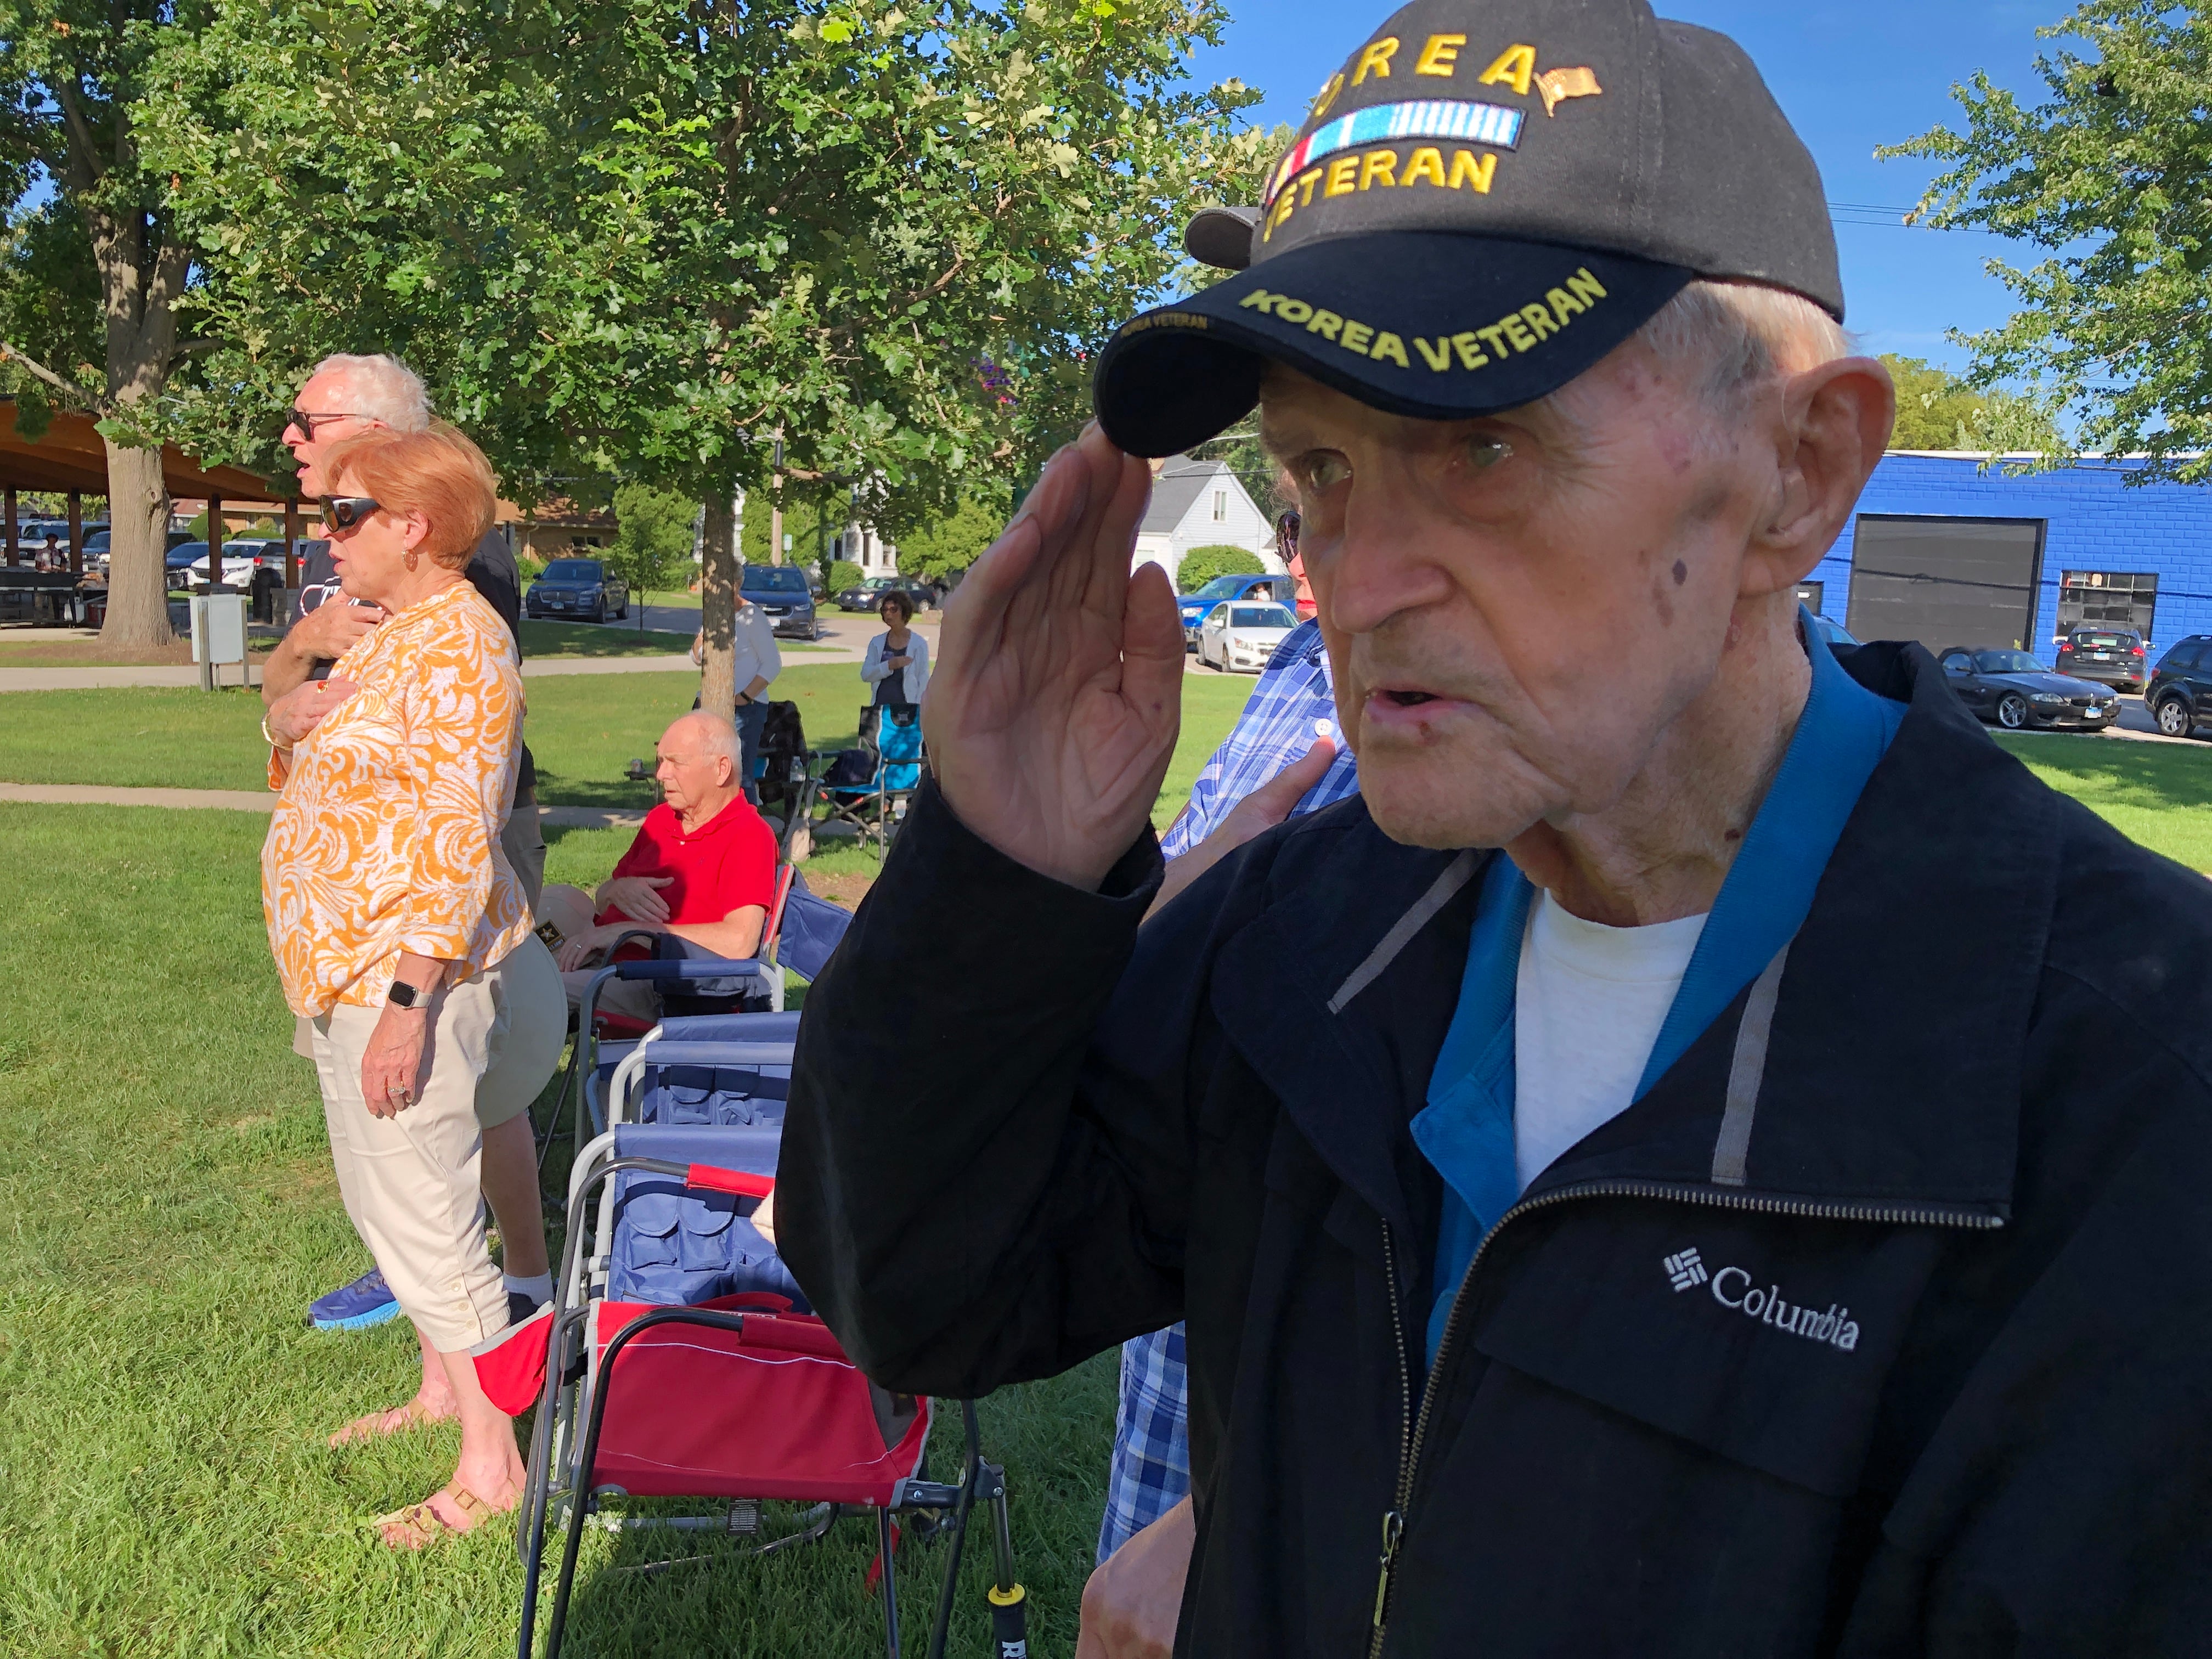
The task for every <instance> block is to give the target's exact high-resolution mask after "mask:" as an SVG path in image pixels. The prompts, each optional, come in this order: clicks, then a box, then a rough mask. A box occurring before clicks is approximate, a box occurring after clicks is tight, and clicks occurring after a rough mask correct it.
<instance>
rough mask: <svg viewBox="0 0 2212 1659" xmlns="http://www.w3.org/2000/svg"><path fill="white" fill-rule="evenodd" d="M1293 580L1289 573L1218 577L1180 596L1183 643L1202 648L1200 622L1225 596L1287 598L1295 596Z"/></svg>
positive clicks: (1266, 598) (1187, 646)
mask: <svg viewBox="0 0 2212 1659" xmlns="http://www.w3.org/2000/svg"><path fill="white" fill-rule="evenodd" d="M1292 586H1293V582H1292V580H1291V578H1290V577H1288V576H1269V575H1258V576H1216V577H1215V578H1214V579H1213V580H1212V581H1210V582H1208V583H1206V586H1203V587H1201V588H1200V589H1199V590H1198V591H1197V592H1194V593H1179V594H1177V595H1176V610H1177V611H1181V612H1182V642H1183V645H1184V647H1185V648H1186V649H1188V650H1192V651H1195V650H1197V649H1198V630H1199V625H1200V623H1203V622H1205V621H1206V619H1207V618H1208V617H1211V616H1212V614H1213V608H1214V606H1216V605H1219V604H1220V603H1221V602H1222V601H1223V600H1224V599H1258V600H1260V601H1261V602H1262V603H1265V602H1267V601H1269V600H1278V601H1279V600H1285V599H1290V598H1291V589H1292Z"/></svg>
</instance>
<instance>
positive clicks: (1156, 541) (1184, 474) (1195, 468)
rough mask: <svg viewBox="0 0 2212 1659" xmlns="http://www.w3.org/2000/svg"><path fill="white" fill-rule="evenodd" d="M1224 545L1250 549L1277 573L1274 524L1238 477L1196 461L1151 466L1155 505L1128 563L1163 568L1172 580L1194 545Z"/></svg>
mask: <svg viewBox="0 0 2212 1659" xmlns="http://www.w3.org/2000/svg"><path fill="white" fill-rule="evenodd" d="M1222 544H1226V545H1228V546H1231V547H1243V548H1249V549H1250V550H1251V551H1253V552H1254V553H1255V554H1257V555H1258V556H1259V558H1260V562H1261V564H1262V565H1264V566H1266V567H1267V569H1269V570H1270V571H1273V572H1276V573H1278V574H1279V573H1280V572H1281V571H1282V569H1283V561H1282V559H1281V558H1280V557H1279V556H1278V555H1277V554H1276V552H1275V524H1274V520H1273V519H1271V518H1269V517H1268V516H1267V514H1266V513H1263V512H1261V510H1260V508H1259V506H1258V504H1257V503H1255V501H1253V499H1252V497H1251V495H1250V493H1249V491H1248V490H1246V489H1245V488H1244V486H1243V484H1242V483H1238V482H1237V475H1236V474H1235V473H1234V472H1231V471H1230V470H1229V469H1228V468H1227V467H1226V466H1225V465H1223V464H1222V463H1221V462H1219V461H1194V460H1193V459H1191V458H1190V457H1189V456H1188V455H1170V456H1169V457H1168V458H1167V459H1165V460H1159V461H1154V462H1153V463H1152V505H1151V506H1149V507H1146V509H1145V521H1144V522H1143V523H1142V524H1141V525H1139V526H1138V527H1137V555H1136V557H1135V559H1134V560H1133V561H1132V562H1131V563H1130V567H1129V568H1131V569H1132V570H1134V569H1135V568H1136V567H1137V566H1138V565H1140V564H1147V563H1149V564H1157V565H1160V566H1162V567H1164V568H1165V569H1166V571H1167V573H1168V574H1169V575H1170V576H1172V575H1174V574H1176V570H1177V569H1179V568H1181V566H1182V556H1183V555H1184V554H1186V553H1188V552H1189V551H1190V550H1191V549H1193V548H1194V547H1212V546H1217V545H1222Z"/></svg>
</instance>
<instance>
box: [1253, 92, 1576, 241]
mask: <svg viewBox="0 0 2212 1659" xmlns="http://www.w3.org/2000/svg"><path fill="white" fill-rule="evenodd" d="M1581 72H1582V73H1583V74H1584V75H1588V74H1589V70H1583V71H1581ZM1547 101H1548V100H1547ZM1521 122H1522V112H1520V111H1519V110H1517V109H1508V108H1507V107H1506V106H1504V105H1503V104H1483V103H1477V102H1475V101H1474V100H1463V99H1442V98H1429V99H1423V100H1421V101H1420V102H1419V103H1413V104H1376V105H1375V106H1371V107H1370V108H1367V109H1362V110H1354V111H1353V112H1352V113H1351V114H1349V115H1346V116H1340V117H1339V118H1337V119H1336V120H1334V121H1331V122H1330V123H1329V124H1328V125H1327V126H1323V127H1316V128H1315V129H1314V131H1312V132H1310V133H1309V134H1307V135H1306V137H1304V138H1302V139H1300V140H1299V141H1298V142H1297V143H1295V144H1293V145H1291V149H1290V153H1289V154H1288V155H1285V156H1284V157H1283V159H1282V161H1281V162H1280V163H1279V164H1278V165H1277V167H1276V168H1275V174H1274V177H1273V179H1270V180H1268V183H1267V194H1266V195H1265V196H1262V197H1261V198H1260V203H1261V206H1262V207H1266V206H1269V205H1271V204H1273V202H1274V199H1275V197H1277V196H1278V195H1279V194H1280V193H1281V192H1282V189H1283V186H1284V185H1287V184H1288V183H1290V181H1291V179H1294V178H1296V177H1297V175H1298V174H1299V173H1302V172H1304V170H1305V169H1306V168H1307V167H1310V165H1312V164H1313V163H1314V162H1316V161H1322V160H1324V159H1325V158H1327V157H1328V156H1331V155H1336V154H1337V153H1338V152H1339V151H1340V150H1347V149H1357V148H1358V146H1360V145H1361V144H1376V143H1382V142H1383V140H1384V139H1386V138H1462V139H1467V140H1469V141H1471V142H1473V143H1478V144H1493V145H1495V146H1497V147H1498V149H1513V148H1514V147H1515V146H1516V145H1517V144H1519V143H1520V142H1521Z"/></svg>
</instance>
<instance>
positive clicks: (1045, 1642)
mask: <svg viewBox="0 0 2212 1659" xmlns="http://www.w3.org/2000/svg"><path fill="white" fill-rule="evenodd" d="M262 834H263V824H262V822H261V820H259V819H258V817H252V816H250V815H247V814H245V813H229V812H205V811H195V812H167V811H154V810H150V809H132V810H130V811H107V810H103V809H99V808H90V807H46V806H30V805H15V804H0V840H3V841H4V844H5V845H6V846H7V848H9V854H10V856H9V858H8V859H6V860H4V861H0V904H4V906H5V908H6V912H7V914H8V915H9V916H10V917H11V918H12V921H11V924H10V927H9V949H8V950H7V951H5V952H0V1008H4V1009H5V1010H6V1011H7V1018H6V1022H5V1024H4V1026H0V1033H4V1034H0V1122H4V1123H5V1124H6V1126H7V1133H6V1134H5V1135H4V1136H0V1206H4V1214H5V1215H6V1217H7V1225H5V1226H4V1227H0V1401H5V1402H6V1409H5V1410H4V1411H0V1488H4V1490H5V1491H6V1492H7V1493H8V1501H7V1503H6V1504H5V1505H4V1507H0V1632H5V1636H4V1638H0V1641H4V1644H5V1646H4V1649H0V1650H4V1651H5V1652H7V1653H8V1654H9V1655H21V1656H25V1659H46V1656H54V1659H62V1656H70V1659H79V1656H95V1655H101V1656H104V1655H115V1656H123V1655H139V1654H162V1655H178V1656H199V1655H209V1654H218V1653H220V1654H232V1655H261V1654H269V1655H276V1654H283V1655H293V1654H327V1655H344V1656H355V1655H378V1656H385V1655H389V1656H394V1659H416V1656H424V1655H435V1656H441V1659H442V1656H483V1659H493V1656H497V1655H499V1654H501V1653H512V1652H513V1650H514V1623H513V1620H514V1617H515V1613H516V1609H517V1607H518V1606H519V1603H520V1589H521V1572H520V1568H519V1567H518V1565H517V1564H516V1561H515V1558H514V1554H513V1545H512V1536H511V1534H510V1533H507V1531H506V1530H505V1529H504V1528H501V1527H498V1526H493V1527H489V1528H486V1529H485V1530H484V1532H483V1534H482V1535H479V1536H476V1537H472V1538H470V1539H465V1540H458V1541H447V1543H446V1544H444V1545H441V1546H440V1547H435V1548H434V1549H432V1550H430V1551H428V1552H426V1553H424V1554H422V1555H421V1556H418V1557H411V1558H408V1557H398V1556H394V1555H392V1554H389V1553H386V1551H384V1550H383V1549H382V1548H381V1547H380V1546H379V1545H378V1544H377V1542H376V1541H375V1539H374V1534H373V1533H372V1532H371V1531H370V1529H369V1528H368V1527H367V1526H366V1525H365V1524H364V1523H365V1522H367V1520H368V1518H369V1517H370V1516H374V1515H376V1514H379V1513H380V1512H382V1511H384V1510H391V1509H394V1508H397V1507H398V1506H399V1505H400V1504H405V1503H409V1502H412V1501H414V1500H416V1499H418V1498H422V1496H424V1495H425V1494H426V1493H428V1492H430V1491H431V1490H433V1489H434V1488H435V1487H436V1486H438V1485H439V1484H440V1483H441V1482H442V1481H443V1480H444V1479H445V1478H446V1476H447V1474H448V1473H449V1472H450V1470H451V1468H452V1462H453V1455H454V1451H455V1449H456V1445H457V1440H456V1437H455V1434H454V1431H453V1430H451V1429H450V1428H437V1429H432V1430H429V1431H422V1432H418V1433H414V1434H410V1435H406V1436H402V1437H396V1438H394V1439H392V1440H390V1441H386V1442H382V1443H374V1444H372V1445H369V1446H367V1447H362V1448H350V1449H346V1450H343V1451H337V1452H334V1451H331V1450H329V1449H326V1448H325V1444H324V1437H325V1434H326V1433H327V1432H328V1431H330V1430H331V1429H332V1428H334V1427H336V1426H337V1425H338V1424H340V1423H343V1422H344V1421H346V1420H347V1419H349V1418H351V1417H353V1416H355V1415H356V1414H357V1413H361V1412H362V1411H364V1410H367V1409H368V1408H370V1407H376V1406H380V1405H385V1404H389V1403H393V1402H396V1401H399V1400H401V1399H404V1397H405V1396H406V1395H407V1394H408V1393H409V1392H410V1390H411V1389H412V1387H413V1380H412V1378H413V1374H414V1372H415V1370H416V1361H415V1357H414V1356H415V1349H414V1344H413V1342H412V1340H411V1339H410V1337H409V1336H408V1334H406V1328H405V1327H404V1325H387V1326H385V1327H383V1328H380V1329H377V1330H374V1331H371V1332H367V1333H363V1334H351V1335H343V1334H331V1335H325V1334H317V1333H315V1332H313V1331H311V1330H309V1329H308V1328H307V1326H306V1323H305V1322H304V1319H303V1316H302V1314H303V1310H304V1308H305V1305H306V1304H307V1302H308V1300H310V1299H311V1298H312V1297H315V1296H317V1295H319V1294H320V1293H321V1292H322V1291H325V1290H328V1289H330V1288H331V1286H333V1285H337V1284H339V1283H342V1282H343V1281H344V1280H345V1279H349V1278H350V1277H352V1276H353V1275H354V1274H355V1273H358V1272H359V1271H361V1269H362V1267H363V1266H364V1265H365V1262H366V1256H365V1254H364V1252H363V1251H362V1248H361V1245H360V1244H359V1243H358V1242H357V1241H356V1239H355V1237H354V1236H353V1233H352V1231H351V1229H350V1227H349V1225H348V1224H347V1222H346V1219H345V1216H344V1214H343V1211H342V1210H341V1209H340V1207H339V1204H338V1199H337V1188H336V1184H335V1182H334V1181H333V1179H332V1176H331V1166H330V1158H329V1153H328V1151H327V1148H326V1146H325V1140H324V1132H323V1126H322V1114H321V1109H320V1106H319V1102H318V1099H317V1094H316V1090H315V1086H314V1083H313V1075H312V1073H311V1071H310V1069H309V1068H308V1066H307V1065H306V1063H305V1062H303V1061H301V1060H298V1059H297V1058H295V1056H294V1055H293V1054H292V1053H291V1052H290V1035H291V1023H290V1019H289V1016H287V1015H286V1014H285V1012H284V1011H283V1003H282V1001H281V1000H280V998H279V997H278V994H277V991H276V976H275V974H274V972H273V970H272V969H271V968H270V961H269V951H268V943H267V939H266V937H265V935H264V931H263V927H262V921H261V914H260V901H259V896H258V875H257V860H258V852H259V848H260V843H261V837H262ZM616 840H617V837H616V836H613V835H611V834H585V835H579V836H565V837H563V838H562V840H561V842H560V844H559V845H558V846H556V848H554V852H553V857H552V860H551V862H552V871H551V873H552V874H553V875H554V876H555V877H556V878H564V877H566V878H574V877H578V876H583V875H586V874H588V873H592V872H601V873H603V872H604V869H605V858H611V851H609V850H608V849H609V848H611V846H612V844H613V842H615V841H616ZM601 842H605V843H607V845H606V846H605V847H603V846H602V845H600V843H601ZM586 866H589V868H588V869H587V868H586ZM556 1169H557V1164H556ZM1113 1399H1114V1370H1113V1360H1112V1358H1111V1357H1110V1356H1106V1357H1102V1358H1098V1359H1097V1360H1094V1361H1092V1362H1091V1363H1090V1364H1087V1365H1085V1366H1084V1367H1081V1368H1079V1370H1076V1371H1074V1372H1072V1373H1070V1374H1069V1375H1067V1376H1064V1377H1061V1378H1060V1379H1057V1380H1055V1381H1054V1382H1050V1383H1038V1384H1032V1385H1030V1386H1027V1387H1024V1388H1021V1389H1010V1390H1006V1391H1004V1392H1002V1393H1001V1394H1000V1395H997V1396H994V1398H993V1399H991V1400H990V1401H987V1402H985V1405H984V1408H983V1416H984V1424H985V1433H986V1437H987V1445H988V1447H989V1449H990V1452H991V1455H993V1456H994V1458H996V1459H998V1460H1000V1461H1003V1462H1005V1463H1006V1465H1007V1466H1008V1469H1009V1477H1008V1478H1009V1486H1010V1490H1011V1491H1012V1494H1013V1513H1014V1522H1015V1528H1016V1533H1017V1539H1016V1545H1017V1549H1018V1553H1019V1557H1020V1567H1021V1572H1022V1576H1023V1578H1024V1581H1025V1582H1026V1583H1028V1585H1029V1586H1030V1596H1031V1606H1032V1607H1033V1608H1034V1613H1033V1614H1032V1623H1031V1631H1032V1632H1033V1634H1034V1636H1035V1637H1036V1644H1035V1646H1034V1648H1033V1651H1036V1652H1038V1653H1041V1654H1058V1655H1064V1654H1066V1652H1068V1651H1069V1650H1070V1649H1071V1648H1072V1646H1073V1632H1074V1628H1075V1620H1076V1613H1077V1606H1078V1597H1079V1594H1080V1591H1081V1587H1082V1583H1083V1579H1084V1577H1085V1573H1086V1572H1087V1571H1088V1568H1089V1565H1090V1558H1091V1547H1092V1545H1093V1543H1094V1541H1095V1540H1096V1536H1097V1524H1098V1514H1099V1509H1100V1505H1101V1503H1102V1501H1103V1477H1104V1468H1105V1459H1106V1452H1107V1447H1108V1444H1109V1438H1110V1433H1111V1425H1112V1419H1113ZM956 1442H957V1419H952V1428H951V1434H950V1435H948V1436H947V1437H945V1439H943V1440H942V1441H941V1442H940V1445H941V1447H942V1450H941V1452H940V1453H939V1457H940V1459H941V1460H942V1462H941V1466H942V1467H945V1468H951V1466H952V1463H953V1461H954V1456H955V1451H954V1446H955V1443H956ZM692 1536H693V1537H694V1538H695V1539H696V1536H697V1535H696V1534H693V1535H692ZM711 1547H712V1546H711V1545H710V1546H709V1548H711ZM872 1551H873V1531H872V1528H867V1527H865V1526H863V1525H862V1524H860V1523H859V1522H847V1523H845V1525H844V1527H843V1528H842V1529H841V1532H840V1534H839V1535H838V1536H836V1537H834V1538H833V1539H832V1541H830V1542H829V1543H828V1544H826V1545H824V1546H822V1547H817V1548H814V1549H811V1550H806V1551H802V1552H799V1553H793V1554H787V1555H783V1556H779V1557H772V1558H770V1559H767V1560H765V1561H761V1560H734V1559H720V1560H719V1561H715V1562H713V1563H710V1564H708V1565H698V1566H690V1567H684V1568H680V1569H678V1570H676V1571H673V1572H671V1573H670V1574H668V1575H666V1576H665V1577H658V1578H646V1577H640V1576H637V1575H634V1574H629V1573H623V1572H620V1571H617V1570H616V1569H617V1568H618V1567H619V1566H621V1565H624V1564H625V1563H627V1562H629V1561H630V1560H634V1559H636V1556H637V1550H636V1544H635V1539H629V1540H625V1541H621V1542H619V1543H617V1542H614V1541H610V1540H608V1539H607V1538H606V1537H605V1534H596V1535H594V1536H593V1538H592V1541H590V1542H589V1543H588V1544H587V1546H586V1554H585V1558H584V1565H583V1567H582V1570H581V1572H580V1577H579V1593H578V1597H577V1602H576V1607H575V1624H574V1651H575V1652H576V1653H578V1654H579V1655H591V1654H597V1655H606V1654H623V1655H639V1656H663V1655H665V1656H669V1659H678V1656H686V1659H688V1656H692V1655H696V1654H702V1653H707V1652H714V1653H728V1654H743V1655H753V1656H761V1659H769V1656H785V1655H792V1654H799V1653H805V1654H810V1655H811V1654H825V1655H836V1656H848V1655H849V1656H854V1659H860V1656H865V1655H870V1654H879V1653H881V1652H882V1651H883V1647H882V1641H881V1638H880V1636H879V1634H878V1628H879V1627H878V1623H877V1612H876V1607H875V1604H874V1603H873V1602H872V1601H871V1600H869V1598H868V1597H867V1596H866V1594H865V1593H864V1590H863V1588H862V1574H863V1573H864V1571H866V1565H867V1562H868V1559H869V1557H870V1555H871V1554H872ZM684 1553H690V1551H686V1552H684ZM987 1558H988V1551H987V1549H984V1550H974V1549H971V1551H970V1553H969V1557H968V1560H969V1563H970V1564H972V1565H973V1571H969V1572H968V1573H967V1574H966V1576H965V1577H966V1582H965V1583H964V1586H963V1594H962V1599H961V1604H960V1605H961V1613H960V1617H959V1620H958V1621H957V1624H956V1633H955V1638H954V1646H953V1651H954V1652H956V1653H978V1652H981V1651H982V1650H984V1648H985V1646H986V1632H985V1621H984V1615H983V1602H982V1589H983V1582H984V1578H983V1575H984V1565H983V1564H984V1562H986V1561H987ZM943 1559H944V1558H943V1556H942V1554H941V1553H939V1549H938V1548H937V1547H934V1546H932V1547H920V1548H915V1549H911V1550H909V1551H907V1552H904V1553H902V1566H901V1571H900V1589H901V1593H902V1611H903V1612H904V1613H906V1614H907V1620H906V1621H905V1622H906V1624H907V1628H908V1632H909V1635H908V1640H909V1642H912V1641H914V1640H915V1637H914V1635H913V1634H912V1632H915V1631H916V1630H918V1629H921V1630H926V1627H927V1616H928V1613H927V1610H928V1608H929V1607H932V1606H933V1583H934V1573H935V1572H936V1571H937V1570H938V1569H939V1567H940V1566H941V1565H942V1562H943Z"/></svg>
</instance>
